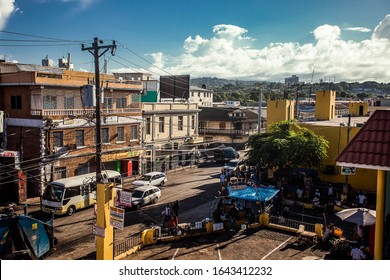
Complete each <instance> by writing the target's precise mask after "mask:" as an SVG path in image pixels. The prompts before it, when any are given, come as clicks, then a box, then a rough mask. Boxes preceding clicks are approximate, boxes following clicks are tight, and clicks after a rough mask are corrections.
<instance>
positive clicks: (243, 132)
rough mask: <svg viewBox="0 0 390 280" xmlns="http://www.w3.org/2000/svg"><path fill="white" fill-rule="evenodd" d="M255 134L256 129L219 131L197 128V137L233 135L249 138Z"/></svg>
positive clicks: (216, 129) (217, 129)
mask: <svg viewBox="0 0 390 280" xmlns="http://www.w3.org/2000/svg"><path fill="white" fill-rule="evenodd" d="M255 133H257V129H245V130H244V129H219V128H205V127H199V135H232V136H233V135H234V136H249V135H252V134H255Z"/></svg>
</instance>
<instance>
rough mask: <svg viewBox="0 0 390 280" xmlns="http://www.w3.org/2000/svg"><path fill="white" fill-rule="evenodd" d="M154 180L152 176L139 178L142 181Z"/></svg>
mask: <svg viewBox="0 0 390 280" xmlns="http://www.w3.org/2000/svg"><path fill="white" fill-rule="evenodd" d="M151 178H152V176H150V175H142V176H141V177H140V178H139V180H140V181H148V182H149V181H150V179H151Z"/></svg>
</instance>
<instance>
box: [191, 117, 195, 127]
mask: <svg viewBox="0 0 390 280" xmlns="http://www.w3.org/2000/svg"><path fill="white" fill-rule="evenodd" d="M191 129H195V116H191Z"/></svg>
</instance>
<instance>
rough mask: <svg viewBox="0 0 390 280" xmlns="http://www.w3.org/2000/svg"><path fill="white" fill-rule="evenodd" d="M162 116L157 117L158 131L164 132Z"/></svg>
mask: <svg viewBox="0 0 390 280" xmlns="http://www.w3.org/2000/svg"><path fill="white" fill-rule="evenodd" d="M164 126H165V124H164V117H159V118H158V132H164Z"/></svg>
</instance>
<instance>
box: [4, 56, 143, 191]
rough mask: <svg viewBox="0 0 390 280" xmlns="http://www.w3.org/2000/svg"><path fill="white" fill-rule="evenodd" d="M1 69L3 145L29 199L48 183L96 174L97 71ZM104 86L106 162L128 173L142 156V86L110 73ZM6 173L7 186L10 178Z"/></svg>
mask: <svg viewBox="0 0 390 280" xmlns="http://www.w3.org/2000/svg"><path fill="white" fill-rule="evenodd" d="M0 70H1V73H0V110H3V111H4V113H5V132H4V139H3V148H4V150H6V151H15V153H14V155H17V156H18V157H19V159H18V160H17V161H13V162H18V164H14V165H13V166H11V165H9V164H8V165H7V167H8V169H9V168H10V167H12V168H13V169H21V170H22V171H23V172H24V173H25V174H26V175H27V192H28V194H29V196H31V197H32V196H39V195H41V194H42V191H43V189H44V187H45V183H46V182H48V181H51V180H54V179H58V178H63V177H69V176H74V175H78V174H84V173H88V172H94V171H96V158H95V157H96V141H95V136H96V129H95V113H96V108H95V107H94V106H93V99H94V96H95V95H94V94H93V93H94V89H93V85H92V84H93V83H94V76H95V74H94V73H87V72H79V71H71V70H67V69H60V68H52V67H43V66H37V65H25V64H14V63H5V62H4V63H0ZM100 81H101V84H102V89H101V92H102V94H101V97H102V99H101V100H100V101H101V103H102V105H101V106H100V108H101V140H102V155H101V156H102V164H103V167H104V168H105V169H114V170H118V171H120V172H121V173H123V175H125V176H128V175H131V174H133V173H136V172H138V168H139V165H138V163H139V159H140V157H141V147H140V137H141V134H140V127H141V123H142V113H141V103H140V93H141V92H142V82H141V81H138V80H133V81H127V80H123V79H122V80H119V79H116V78H115V77H114V76H113V75H109V74H102V75H100ZM84 86H85V87H84ZM83 89H84V90H83ZM88 93H90V94H88ZM86 101H92V103H91V102H90V104H88V103H87V102H86ZM95 104H96V103H95ZM7 155H8V153H7ZM2 167H4V166H2ZM2 170H3V172H2ZM4 170H5V169H1V168H0V177H2V182H0V183H1V185H2V186H5V185H7V184H11V181H12V180H9V178H10V177H9V176H7V175H6V174H4ZM7 178H8V179H7ZM10 186H11V188H12V184H11V185H10ZM16 188H18V186H16Z"/></svg>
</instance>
